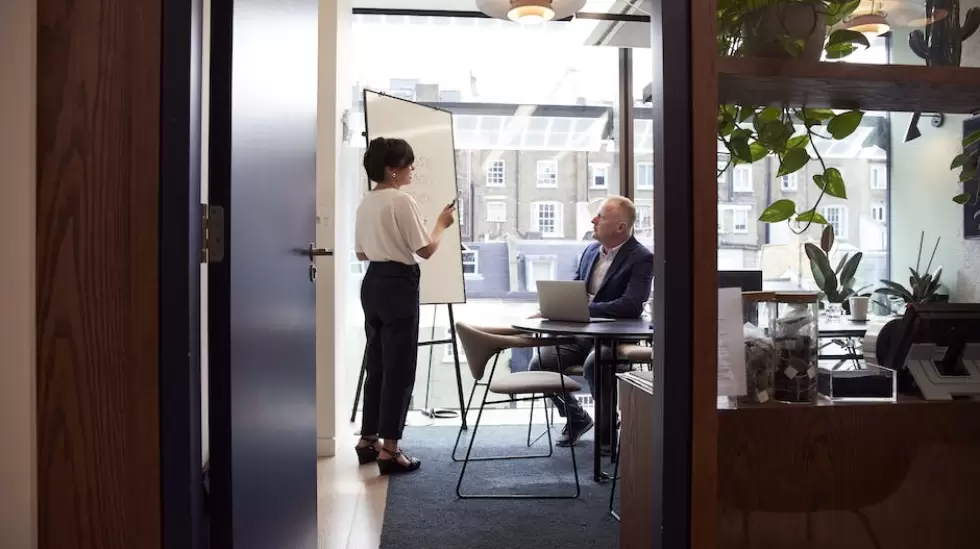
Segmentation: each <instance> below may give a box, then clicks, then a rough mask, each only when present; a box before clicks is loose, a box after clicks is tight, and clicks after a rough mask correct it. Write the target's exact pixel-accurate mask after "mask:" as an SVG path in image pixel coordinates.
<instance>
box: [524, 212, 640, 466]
mask: <svg viewBox="0 0 980 549" xmlns="http://www.w3.org/2000/svg"><path fill="white" fill-rule="evenodd" d="M635 221H636V208H635V207H634V206H633V203H632V202H630V200H629V199H627V198H623V197H621V196H611V197H609V198H607V199H606V200H605V201H603V203H602V205H601V206H600V207H599V212H598V213H597V214H596V216H595V217H594V218H592V228H593V236H594V237H595V240H596V242H593V243H592V244H589V246H588V248H586V249H585V251H584V252H583V253H582V258H581V259H580V260H579V265H578V270H577V272H576V273H575V280H584V281H586V288H587V291H588V294H589V314H590V316H593V317H604V318H639V317H640V315H641V314H643V304H644V303H645V302H646V301H647V300H648V299H649V298H650V288H651V285H652V284H653V254H652V253H651V252H650V250H648V249H647V248H646V247H645V246H643V245H642V244H640V243H639V242H637V240H636V239H635V238H633V224H634V223H635ZM592 347H593V340H591V339H588V338H579V339H578V341H577V343H576V344H574V345H564V346H562V347H560V348H559V350H558V351H556V350H555V348H554V347H546V348H542V349H541V350H540V360H539V358H538V356H537V355H536V356H535V357H534V358H532V360H531V364H530V366H529V368H530V369H531V370H551V371H557V370H558V359H557V358H558V357H557V353H558V352H560V353H561V363H562V366H564V367H566V368H568V367H571V366H578V365H583V366H584V375H585V378H586V379H587V380H588V382H589V389H590V391H592V396H593V398H594V397H595V374H596V372H595V349H593V348H592ZM602 353H603V355H602V357H603V360H609V359H611V358H613V350H612V349H608V348H604V349H602ZM552 400H553V401H554V403H555V406H556V407H557V409H558V413H559V414H561V416H562V417H565V418H566V419H567V423H566V424H565V428H564V430H563V431H562V436H561V438H559V439H558V442H557V444H558V445H559V446H571V445H572V444H575V443H576V442H578V440H579V439H580V438H582V435H584V434H585V433H587V432H588V431H589V429H591V428H592V427H593V425H594V421H593V419H592V418H591V417H590V416H589V414H588V413H587V412H586V411H585V410H583V409H582V406H581V404H579V402H578V401H577V400H575V397H574V396H573V395H571V394H567V395H553V396H552ZM607 402H608V399H607ZM607 410H608V413H609V414H611V413H612V410H611V407H610V408H609V409H605V408H604V410H603V411H604V412H606V411H607ZM606 417H609V416H608V415H606ZM604 423H605V422H604ZM608 430H609V426H608V424H607V425H600V426H599V431H598V436H597V437H596V441H597V442H598V443H599V444H602V445H608V444H609V441H610V440H611V437H610V436H609V435H610V433H609V432H608Z"/></svg>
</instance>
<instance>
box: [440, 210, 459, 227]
mask: <svg viewBox="0 0 980 549" xmlns="http://www.w3.org/2000/svg"><path fill="white" fill-rule="evenodd" d="M454 213H456V206H454V205H453V204H450V205H448V206H446V207H445V208H443V210H442V213H441V214H439V220H438V224H439V226H440V227H442V228H444V229H445V228H448V227H451V226H452V224H453V223H455V222H456V219H455V218H453V214H454Z"/></svg>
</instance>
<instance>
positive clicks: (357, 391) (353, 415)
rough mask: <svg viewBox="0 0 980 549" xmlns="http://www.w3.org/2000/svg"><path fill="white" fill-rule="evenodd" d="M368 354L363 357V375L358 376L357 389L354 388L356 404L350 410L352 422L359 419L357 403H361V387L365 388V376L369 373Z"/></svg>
mask: <svg viewBox="0 0 980 549" xmlns="http://www.w3.org/2000/svg"><path fill="white" fill-rule="evenodd" d="M366 359H367V355H365V357H364V358H362V359H361V375H359V376H358V377H357V389H355V390H354V406H353V407H352V408H351V410H350V422H351V423H354V421H356V420H357V405H358V404H360V403H361V389H363V388H364V376H365V375H367V362H365V360H366Z"/></svg>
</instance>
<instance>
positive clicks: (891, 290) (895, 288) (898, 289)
mask: <svg viewBox="0 0 980 549" xmlns="http://www.w3.org/2000/svg"><path fill="white" fill-rule="evenodd" d="M881 283H882V284H884V285H885V287H884V288H878V289H877V290H875V293H885V294H888V295H893V296H895V297H897V298H899V299H901V300H903V301H905V302H906V303H911V302H912V293H911V292H909V291H908V290H906V289H905V286H902V285H901V284H899V283H897V282H892V281H891V280H882V281H881Z"/></svg>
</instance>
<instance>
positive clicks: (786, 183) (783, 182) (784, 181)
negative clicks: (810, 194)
mask: <svg viewBox="0 0 980 549" xmlns="http://www.w3.org/2000/svg"><path fill="white" fill-rule="evenodd" d="M798 175H799V172H796V173H790V174H786V175H784V176H782V177H780V178H779V188H780V189H782V190H783V191H789V192H792V191H795V190H796V187H797V184H798V181H799V178H798V177H797V176H798Z"/></svg>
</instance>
